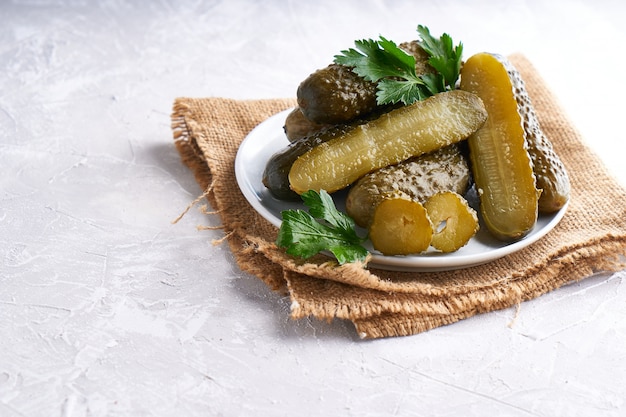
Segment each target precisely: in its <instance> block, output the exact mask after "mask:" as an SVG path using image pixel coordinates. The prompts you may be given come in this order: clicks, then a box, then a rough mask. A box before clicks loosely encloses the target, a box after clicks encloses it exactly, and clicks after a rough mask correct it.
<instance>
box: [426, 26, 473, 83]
mask: <svg viewBox="0 0 626 417" xmlns="http://www.w3.org/2000/svg"><path fill="white" fill-rule="evenodd" d="M417 33H419V35H420V38H421V39H422V40H421V42H419V44H420V46H421V47H422V48H423V49H424V50H425V51H426V52H427V53H428V55H429V56H430V58H429V59H428V63H429V64H430V66H431V67H433V68H434V69H435V70H437V71H438V72H439V73H440V74H441V75H442V76H443V79H444V84H445V85H446V86H449V87H451V88H454V86H455V85H456V82H457V80H458V79H459V73H460V72H461V63H462V58H463V44H462V43H460V42H459V44H458V45H457V46H456V47H454V46H453V41H452V38H451V37H450V35H448V34H447V33H444V34H443V35H441V36H440V37H439V39H435V38H433V37H432V36H431V34H430V31H429V30H428V28H427V27H426V26H422V25H418V26H417Z"/></svg>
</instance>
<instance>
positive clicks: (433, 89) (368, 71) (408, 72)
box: [334, 25, 463, 105]
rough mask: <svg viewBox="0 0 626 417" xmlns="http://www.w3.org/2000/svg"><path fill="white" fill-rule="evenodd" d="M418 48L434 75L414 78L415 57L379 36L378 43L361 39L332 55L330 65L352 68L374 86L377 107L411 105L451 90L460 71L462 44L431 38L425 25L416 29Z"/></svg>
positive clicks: (443, 36)
mask: <svg viewBox="0 0 626 417" xmlns="http://www.w3.org/2000/svg"><path fill="white" fill-rule="evenodd" d="M417 31H418V34H419V35H420V38H421V41H420V46H421V47H422V48H423V49H424V50H425V51H426V53H428V55H429V60H428V63H429V64H430V66H431V67H433V69H435V70H436V71H437V72H436V73H434V74H424V75H420V76H418V75H417V74H416V72H415V57H413V56H412V55H410V54H408V53H406V52H405V51H403V50H402V49H400V48H399V47H398V46H397V45H396V44H395V43H394V42H393V41H391V40H388V39H386V38H384V37H383V36H380V39H379V40H373V39H363V40H357V41H355V42H354V44H355V47H356V49H354V48H350V49H348V50H345V51H341V54H340V55H335V59H334V62H335V63H337V64H340V65H345V66H349V67H352V70H353V71H354V72H355V73H356V74H358V75H359V76H361V77H363V78H365V79H366V80H369V81H372V82H375V83H377V88H378V91H377V94H376V98H377V102H378V104H381V105H382V104H390V103H398V102H402V103H404V104H411V103H414V102H415V101H419V100H423V99H425V98H427V97H430V96H432V95H434V94H437V93H440V92H443V91H446V90H447V89H453V88H455V85H456V81H457V80H458V77H459V73H460V71H461V58H462V53H463V45H462V44H459V45H458V46H456V47H453V42H452V38H450V36H449V35H447V34H445V33H444V34H443V35H442V36H441V37H440V38H439V39H436V38H434V37H432V36H431V34H430V31H429V30H428V28H426V27H425V26H422V25H419V26H418V27H417Z"/></svg>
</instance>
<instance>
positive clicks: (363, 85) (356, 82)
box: [296, 41, 433, 125]
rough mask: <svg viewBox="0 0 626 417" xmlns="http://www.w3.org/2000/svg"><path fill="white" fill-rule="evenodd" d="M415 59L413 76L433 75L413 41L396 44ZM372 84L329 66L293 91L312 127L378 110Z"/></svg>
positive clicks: (334, 65) (341, 68)
mask: <svg viewBox="0 0 626 417" xmlns="http://www.w3.org/2000/svg"><path fill="white" fill-rule="evenodd" d="M398 47H399V48H400V49H403V50H404V51H405V52H407V53H408V54H410V55H412V56H413V57H415V72H416V74H417V75H420V74H425V73H430V72H433V68H432V67H431V66H430V65H429V64H428V59H429V56H428V54H427V53H426V51H424V49H422V47H421V46H420V45H419V43H418V42H417V41H411V42H403V43H401V44H400V45H398ZM376 92H377V86H376V83H373V82H371V81H367V80H366V79H364V78H362V77H361V76H359V75H357V74H356V73H354V72H353V71H352V68H350V67H346V66H343V65H339V64H330V65H328V66H327V67H325V68H321V69H319V70H317V71H315V72H313V73H312V74H310V75H309V76H308V77H307V78H305V79H304V80H303V81H302V82H301V83H300V85H299V86H298V89H297V91H296V97H297V100H298V106H299V107H300V109H301V111H302V114H303V115H304V117H305V118H306V119H308V120H310V121H311V122H312V123H315V124H331V125H332V124H340V123H347V122H350V121H352V120H355V119H362V118H365V117H367V116H368V115H369V114H370V113H372V112H374V111H378V110H380V109H379V108H380V107H385V106H379V105H378V104H377V99H376Z"/></svg>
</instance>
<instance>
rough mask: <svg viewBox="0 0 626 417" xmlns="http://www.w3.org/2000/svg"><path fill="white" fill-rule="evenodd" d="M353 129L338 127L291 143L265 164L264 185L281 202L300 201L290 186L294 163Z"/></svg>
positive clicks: (343, 126)
mask: <svg viewBox="0 0 626 417" xmlns="http://www.w3.org/2000/svg"><path fill="white" fill-rule="evenodd" d="M352 128H353V127H352V126H348V125H338V126H334V127H332V128H328V129H324V130H321V131H319V132H317V133H315V134H312V135H309V136H304V137H301V138H300V139H298V140H295V141H293V142H291V143H290V144H289V145H288V146H287V147H285V148H284V149H281V150H280V151H278V152H276V153H275V154H274V155H272V157H271V158H270V159H269V160H268V161H267V163H266V164H265V169H264V171H263V177H262V182H263V185H265V187H266V188H267V189H268V190H269V191H270V193H271V194H272V195H273V196H274V197H275V198H277V199H279V200H285V201H298V200H300V195H299V194H297V193H295V192H294V191H293V190H292V189H291V187H290V185H289V171H290V170H291V166H292V165H293V163H294V161H295V160H296V159H297V158H298V157H299V156H301V155H303V154H304V153H306V152H307V151H309V150H311V149H313V148H314V147H316V146H318V145H319V144H321V143H324V142H327V141H329V140H331V139H333V138H336V137H340V136H342V135H343V134H345V132H346V131H348V130H350V129H352Z"/></svg>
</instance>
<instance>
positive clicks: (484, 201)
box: [460, 53, 540, 241]
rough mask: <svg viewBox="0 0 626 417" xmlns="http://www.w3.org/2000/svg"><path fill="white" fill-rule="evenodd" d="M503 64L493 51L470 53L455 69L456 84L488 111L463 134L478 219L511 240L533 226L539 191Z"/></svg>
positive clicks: (510, 84)
mask: <svg viewBox="0 0 626 417" xmlns="http://www.w3.org/2000/svg"><path fill="white" fill-rule="evenodd" d="M508 69H509V68H508V65H507V62H506V61H505V60H504V59H503V58H502V57H500V56H498V55H494V54H489V53H478V54H475V55H473V56H471V57H470V58H469V59H468V60H467V61H466V62H465V64H464V65H463V68H462V69H461V84H460V86H461V89H462V90H465V91H469V92H472V93H474V94H476V95H478V96H479V97H480V98H481V99H482V100H483V102H484V103H485V107H486V108H487V113H488V117H487V121H486V122H485V124H484V125H483V126H482V127H481V128H480V129H478V130H477V131H476V132H475V133H474V134H472V135H471V136H470V137H469V138H468V145H469V151H470V161H471V168H472V174H473V180H474V183H475V185H476V189H477V191H478V195H479V198H480V211H481V213H482V217H483V220H484V222H485V225H486V226H487V229H488V230H489V231H490V232H491V233H492V234H493V235H494V236H495V237H496V238H498V239H500V240H503V241H516V240H519V239H521V238H522V237H524V236H526V235H527V234H528V233H529V232H530V231H531V230H532V229H533V228H534V226H535V223H536V221H537V215H538V199H539V194H540V191H539V190H537V188H536V181H535V174H534V172H533V165H532V162H531V159H530V155H529V154H528V151H527V143H526V132H525V130H524V125H523V121H522V117H521V115H520V112H519V108H518V104H517V101H516V98H515V94H516V91H515V90H514V89H513V85H512V81H511V78H510V76H509V72H508Z"/></svg>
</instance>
